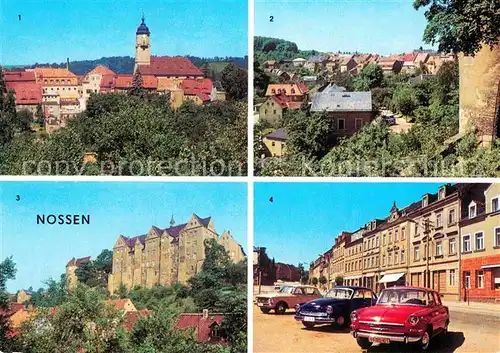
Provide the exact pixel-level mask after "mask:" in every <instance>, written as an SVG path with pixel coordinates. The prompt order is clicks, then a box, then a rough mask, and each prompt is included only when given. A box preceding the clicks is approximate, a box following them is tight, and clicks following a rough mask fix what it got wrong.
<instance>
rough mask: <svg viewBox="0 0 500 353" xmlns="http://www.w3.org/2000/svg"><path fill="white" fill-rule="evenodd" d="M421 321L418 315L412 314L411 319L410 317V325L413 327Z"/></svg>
mask: <svg viewBox="0 0 500 353" xmlns="http://www.w3.org/2000/svg"><path fill="white" fill-rule="evenodd" d="M419 321H420V317H419V316H417V315H413V314H411V315H410V316H409V317H408V323H409V324H410V325H413V326H415V325H416V324H418V322H419Z"/></svg>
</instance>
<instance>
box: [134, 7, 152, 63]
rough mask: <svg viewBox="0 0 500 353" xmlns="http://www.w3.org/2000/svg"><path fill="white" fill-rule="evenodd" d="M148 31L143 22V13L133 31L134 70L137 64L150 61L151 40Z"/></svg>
mask: <svg viewBox="0 0 500 353" xmlns="http://www.w3.org/2000/svg"><path fill="white" fill-rule="evenodd" d="M149 35H150V32H149V28H148V26H146V24H145V23H144V15H143V16H142V23H141V24H140V25H139V27H138V28H137V32H136V33H135V67H134V72H135V71H136V70H137V66H138V65H149V64H150V62H151V42H150V37H149Z"/></svg>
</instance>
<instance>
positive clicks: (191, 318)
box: [175, 314, 224, 343]
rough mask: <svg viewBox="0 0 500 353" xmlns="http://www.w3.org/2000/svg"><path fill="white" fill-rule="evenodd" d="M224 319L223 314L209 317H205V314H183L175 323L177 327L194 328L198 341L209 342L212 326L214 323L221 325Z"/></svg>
mask: <svg viewBox="0 0 500 353" xmlns="http://www.w3.org/2000/svg"><path fill="white" fill-rule="evenodd" d="M223 320H224V315H223V314H212V315H209V316H208V318H204V317H203V314H181V315H180V316H179V318H178V320H177V321H176V323H175V327H176V328H179V329H190V328H191V329H194V330H195V337H196V340H197V341H198V342H200V343H201V342H208V341H209V340H210V332H211V328H212V326H213V325H214V324H217V325H220V324H221V322H222V321H223Z"/></svg>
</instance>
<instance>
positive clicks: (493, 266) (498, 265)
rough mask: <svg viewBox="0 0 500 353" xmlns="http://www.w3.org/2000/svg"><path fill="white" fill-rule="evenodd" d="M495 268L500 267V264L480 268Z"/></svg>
mask: <svg viewBox="0 0 500 353" xmlns="http://www.w3.org/2000/svg"><path fill="white" fill-rule="evenodd" d="M497 267H500V264H497V265H483V266H481V268H497Z"/></svg>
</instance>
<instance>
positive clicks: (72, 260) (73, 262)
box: [66, 256, 91, 267]
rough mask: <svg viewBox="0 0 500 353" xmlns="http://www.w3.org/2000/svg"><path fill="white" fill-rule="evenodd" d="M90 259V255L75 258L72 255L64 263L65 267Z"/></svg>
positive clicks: (79, 264)
mask: <svg viewBox="0 0 500 353" xmlns="http://www.w3.org/2000/svg"><path fill="white" fill-rule="evenodd" d="M90 259H91V256H86V257H81V258H79V259H75V258H74V257H73V258H72V259H71V260H69V262H68V263H67V264H66V267H68V266H81V265H83V264H84V263H86V262H89V261H90Z"/></svg>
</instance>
